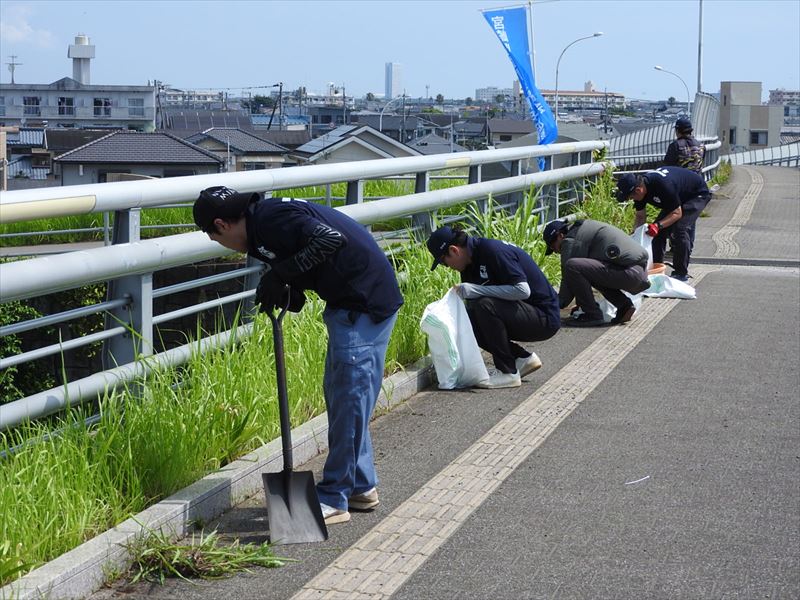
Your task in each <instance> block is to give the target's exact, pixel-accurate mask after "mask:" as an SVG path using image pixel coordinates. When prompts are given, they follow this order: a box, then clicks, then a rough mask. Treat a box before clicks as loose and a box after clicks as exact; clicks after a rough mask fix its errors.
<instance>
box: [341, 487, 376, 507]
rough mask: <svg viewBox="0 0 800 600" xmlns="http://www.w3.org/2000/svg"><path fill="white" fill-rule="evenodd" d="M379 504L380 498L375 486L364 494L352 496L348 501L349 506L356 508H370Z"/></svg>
mask: <svg viewBox="0 0 800 600" xmlns="http://www.w3.org/2000/svg"><path fill="white" fill-rule="evenodd" d="M378 504H380V500H378V490H376V489H375V488H372V489H371V490H367V491H366V492H364V493H363V494H355V495H354V496H350V500H348V501H347V505H348V507H349V508H351V509H355V510H370V509H372V508H375V507H376V506H378Z"/></svg>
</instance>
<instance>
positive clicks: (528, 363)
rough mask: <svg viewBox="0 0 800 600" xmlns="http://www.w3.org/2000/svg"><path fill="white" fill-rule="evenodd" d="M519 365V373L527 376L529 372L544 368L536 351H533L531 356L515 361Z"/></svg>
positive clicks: (521, 375)
mask: <svg viewBox="0 0 800 600" xmlns="http://www.w3.org/2000/svg"><path fill="white" fill-rule="evenodd" d="M514 364H515V365H516V366H517V373H519V376H520V377H525V375H527V374H528V373H533V372H534V371H535V370H536V369H541V368H542V361H541V359H540V358H539V357H538V356H536V352H532V353H531V355H530V356H526V357H525V358H518V359H516V360H515V361H514Z"/></svg>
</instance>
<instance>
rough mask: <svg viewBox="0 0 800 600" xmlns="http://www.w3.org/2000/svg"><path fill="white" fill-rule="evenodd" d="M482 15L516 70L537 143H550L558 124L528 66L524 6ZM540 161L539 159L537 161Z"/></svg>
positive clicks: (487, 12) (528, 53) (556, 133)
mask: <svg viewBox="0 0 800 600" xmlns="http://www.w3.org/2000/svg"><path fill="white" fill-rule="evenodd" d="M483 16H484V18H485V19H486V21H487V22H488V23H489V25H490V26H491V28H492V29H493V30H494V32H495V34H497V39H499V40H500V43H501V44H503V47H504V48H505V49H506V52H508V57H509V58H510V59H511V63H512V64H513V65H514V70H515V71H516V72H517V78H518V79H519V83H520V86H522V91H523V93H524V94H525V98H527V100H528V104H529V105H530V108H531V117H532V118H533V122H534V123H535V124H536V134H537V136H538V139H539V143H540V144H551V143H553V142H554V141H556V138H557V137H558V125H556V120H555V118H554V117H553V111H551V110H550V106H548V104H547V102H545V101H544V98H542V94H541V92H539V88H537V87H536V81H535V78H534V75H533V70H532V69H531V61H530V48H529V45H528V25H527V11H526V9H525V7H524V6H516V7H513V8H499V9H496V10H485V11H483ZM542 162H543V161H540V164H541V163H542Z"/></svg>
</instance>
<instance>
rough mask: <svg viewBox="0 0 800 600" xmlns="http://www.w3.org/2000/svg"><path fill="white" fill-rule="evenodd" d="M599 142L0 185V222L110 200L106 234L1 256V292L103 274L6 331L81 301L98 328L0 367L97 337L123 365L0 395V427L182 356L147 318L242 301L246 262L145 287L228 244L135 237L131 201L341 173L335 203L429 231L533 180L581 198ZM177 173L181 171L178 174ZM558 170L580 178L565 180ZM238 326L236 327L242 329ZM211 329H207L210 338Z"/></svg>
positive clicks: (282, 184)
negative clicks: (342, 195)
mask: <svg viewBox="0 0 800 600" xmlns="http://www.w3.org/2000/svg"><path fill="white" fill-rule="evenodd" d="M605 146H606V143H605V142H580V143H574V144H552V145H550V146H532V147H526V148H511V149H499V150H487V151H477V152H470V153H463V154H459V155H458V156H457V157H452V156H451V155H445V156H429V157H412V158H410V159H409V158H399V159H386V160H377V161H363V162H360V163H345V164H336V165H318V166H310V167H295V168H287V169H281V170H276V171H275V172H271V173H270V172H267V173H264V172H247V173H228V174H217V175H212V176H209V175H199V176H193V177H183V178H175V179H167V180H154V181H135V182H119V183H105V184H94V185H90V186H70V187H63V188H41V189H37V190H24V191H15V192H6V193H3V194H2V195H0V222H14V221H20V220H23V219H31V218H41V217H44V216H48V215H49V214H50V213H51V212H52V213H55V214H59V215H63V214H81V213H87V212H104V211H108V210H114V211H115V219H114V235H113V242H114V243H113V245H111V246H106V247H100V248H94V249H91V250H82V251H76V252H69V253H65V254H60V255H51V256H45V257H39V258H32V259H28V260H21V261H17V262H10V263H6V264H2V265H0V303H5V302H11V301H24V300H26V299H29V298H34V297H37V296H40V295H44V294H49V293H54V292H58V291H63V290H68V289H75V288H80V287H82V286H85V285H90V284H94V283H98V282H108V294H107V301H106V302H103V303H98V304H95V305H93V306H91V307H83V308H81V309H73V310H70V311H65V312H63V313H60V314H58V315H49V316H47V317H42V318H41V319H34V320H30V321H27V322H21V323H16V324H12V325H7V326H5V327H4V328H2V329H0V336H2V335H11V334H14V333H18V332H21V331H22V330H30V329H33V328H35V327H41V326H43V325H52V324H53V323H58V322H63V321H66V320H68V319H73V318H77V317H78V316H85V315H87V314H91V313H100V312H102V313H104V314H105V315H106V326H105V329H104V331H102V332H99V333H97V334H93V336H86V337H84V338H81V339H80V340H72V341H70V342H68V343H63V344H62V343H61V342H58V343H55V344H51V345H50V346H47V347H45V348H40V349H38V350H34V351H31V352H28V353H26V355H22V354H21V355H17V356H13V357H4V358H3V359H0V368H8V367H11V366H13V365H18V364H21V363H22V362H24V361H27V360H33V359H34V358H41V357H42V356H45V355H49V354H53V353H56V352H60V351H62V350H65V349H66V348H67V347H71V345H72V344H74V345H75V346H77V345H80V344H81V342H84V343H85V342H87V340H88V341H89V342H95V341H98V340H105V341H104V349H103V354H104V356H105V357H106V360H105V362H104V364H106V365H121V366H118V367H115V368H113V369H108V370H106V371H103V372H101V373H96V374H94V375H91V376H89V377H86V378H83V379H80V380H77V381H71V382H66V383H65V385H63V386H59V387H57V388H53V389H51V390H47V391H44V392H40V393H37V394H33V395H31V396H28V397H26V398H22V399H20V400H17V401H15V402H10V403H7V404H3V405H0V429H7V428H9V427H13V426H15V425H18V424H20V423H22V422H24V421H26V420H28V419H34V418H38V417H42V416H46V415H49V414H52V413H54V412H57V411H60V410H62V409H64V408H65V407H66V406H67V405H68V403H69V404H72V405H77V404H79V403H81V402H84V401H89V400H92V399H94V398H96V397H97V395H98V394H101V393H104V392H105V391H107V390H110V389H112V388H113V387H114V386H116V385H119V384H121V383H123V382H125V381H129V380H131V379H133V378H135V377H137V376H139V375H141V374H142V373H144V372H146V370H147V369H149V368H150V366H151V365H158V364H167V363H168V364H180V363H181V362H185V361H186V360H187V359H188V356H189V355H190V353H191V351H192V350H193V349H194V350H195V351H196V349H197V348H198V344H197V343H193V344H187V345H185V346H181V347H179V348H174V349H172V350H168V351H165V352H161V353H158V354H153V339H154V338H153V334H154V327H155V326H156V325H158V324H160V323H163V322H166V321H169V320H171V319H175V318H178V317H180V316H184V315H187V314H193V313H197V312H200V311H203V310H208V309H212V308H217V307H219V306H222V305H223V304H226V303H230V302H240V301H243V300H244V301H245V302H248V301H249V302H250V303H251V305H252V297H253V295H254V291H253V289H254V287H255V284H256V283H257V276H258V273H259V271H260V270H261V267H260V266H259V265H257V264H252V265H249V266H247V267H245V268H244V269H236V270H233V271H229V272H226V273H224V274H220V275H214V276H212V277H206V278H202V279H197V280H193V281H190V282H185V283H180V284H176V285H173V286H167V287H164V288H159V289H153V273H154V272H157V271H162V270H165V269H169V268H172V267H178V266H182V265H188V264H193V263H197V262H202V261H206V260H209V259H214V258H220V257H224V256H226V255H230V254H233V252H231V251H229V250H227V249H225V248H223V247H222V246H220V245H219V244H217V243H215V242H212V241H210V240H209V239H208V237H207V236H206V235H205V234H204V233H201V232H192V233H185V234H178V235H173V236H167V237H161V238H155V239H150V240H144V241H141V240H140V239H139V231H140V227H139V213H140V209H141V207H143V206H156V205H158V203H167V202H168V203H172V204H174V203H176V202H177V201H181V200H186V199H188V198H191V197H192V196H196V195H197V193H199V191H200V190H201V189H203V188H205V187H207V186H209V185H228V186H230V187H233V188H236V189H239V190H241V191H258V192H270V191H273V190H279V189H286V188H294V187H305V186H309V185H324V184H329V183H336V182H340V181H343V180H344V181H346V182H347V192H348V193H347V202H348V204H347V205H346V206H343V207H340V208H339V210H341V211H342V212H344V213H346V214H348V215H349V216H351V217H352V218H354V219H355V220H357V221H359V222H360V223H362V224H364V225H370V224H372V223H375V222H378V221H383V220H386V219H392V218H395V217H408V216H410V217H411V219H412V223H413V228H414V229H415V230H416V231H419V232H420V233H421V234H422V235H425V234H427V232H429V231H430V229H431V227H432V224H433V213H435V211H437V210H438V209H441V208H445V207H449V206H454V205H457V204H461V203H463V202H466V201H470V200H476V201H478V203H479V204H482V206H484V208H485V207H486V203H487V199H488V197H489V196H497V195H505V194H507V195H508V198H507V200H506V202H507V203H508V204H512V205H514V204H517V205H518V204H519V202H521V200H522V199H523V197H524V192H525V191H527V190H528V189H529V188H530V187H531V186H535V187H537V188H539V190H540V195H539V205H538V206H537V208H536V209H535V212H539V213H541V214H542V215H543V218H544V219H550V218H557V217H558V214H559V207H560V206H562V205H563V204H564V203H567V202H572V201H574V200H576V199H578V198H580V196H581V194H582V193H583V189H584V183H585V179H586V178H588V177H592V176H594V175H597V174H599V173H601V172H602V171H603V169H604V168H605V165H603V164H598V163H593V162H592V152H593V151H594V150H599V149H601V148H603V147H605ZM556 155H567V156H568V157H569V161H568V162H569V163H570V164H572V165H573V166H569V167H566V168H562V169H555V170H550V171H544V172H540V173H527V174H526V173H525V172H524V171H525V170H527V167H528V165H527V164H526V163H527V162H531V163H532V162H535V159H537V158H538V157H540V156H542V157H546V158H547V160H548V161H550V160H551V157H553V156H556ZM492 164H502V165H503V167H504V170H505V172H506V173H507V175H508V176H506V177H502V178H500V179H495V180H492V181H482V166H483V165H492ZM456 166H457V167H468V169H469V172H468V173H469V174H468V182H469V183H468V184H467V185H463V186H458V187H452V188H447V189H443V190H437V191H429V189H428V187H429V183H430V173H431V172H432V171H437V170H442V169H450V168H453V167H456ZM409 173H412V174H413V176H414V180H415V185H414V187H415V193H413V194H409V195H406V196H399V197H395V198H388V199H384V200H376V201H372V202H364V197H363V181H364V180H365V179H369V178H374V177H391V176H397V175H407V174H409ZM178 179H180V181H177V180H178ZM564 182H578V184H577V185H573V186H571V187H567V189H564V188H563V183H564ZM239 277H242V278H244V280H245V281H244V289H243V290H242V291H241V292H237V293H234V294H229V295H227V296H223V297H221V298H218V299H215V300H211V301H208V302H204V303H201V304H196V305H192V306H187V307H184V308H181V309H178V310H175V311H172V312H168V313H164V314H161V315H153V300H154V298H158V297H162V296H165V295H168V294H171V293H175V292H178V291H185V290H187V289H192V288H196V287H201V286H206V285H208V284H210V283H212V282H216V281H221V280H223V279H230V278H239ZM247 331H248V328H247V326H244V327H243V328H242V332H247ZM230 335H231V334H230V332H228V333H227V334H225V335H223V334H217V335H216V336H211V338H206V339H204V340H203V343H202V344H200V346H201V347H208V348H211V347H216V345H219V344H222V343H226V340H228V339H230ZM209 340H211V341H209Z"/></svg>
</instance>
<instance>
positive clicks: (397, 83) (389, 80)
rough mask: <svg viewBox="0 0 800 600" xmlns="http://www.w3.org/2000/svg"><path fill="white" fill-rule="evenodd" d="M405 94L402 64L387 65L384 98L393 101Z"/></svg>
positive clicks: (389, 63)
mask: <svg viewBox="0 0 800 600" xmlns="http://www.w3.org/2000/svg"><path fill="white" fill-rule="evenodd" d="M402 93H403V67H402V65H401V64H400V63H392V62H388V63H386V83H385V88H384V98H385V99H386V100H391V99H392V98H395V97H397V96H399V95H400V94H402Z"/></svg>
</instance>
